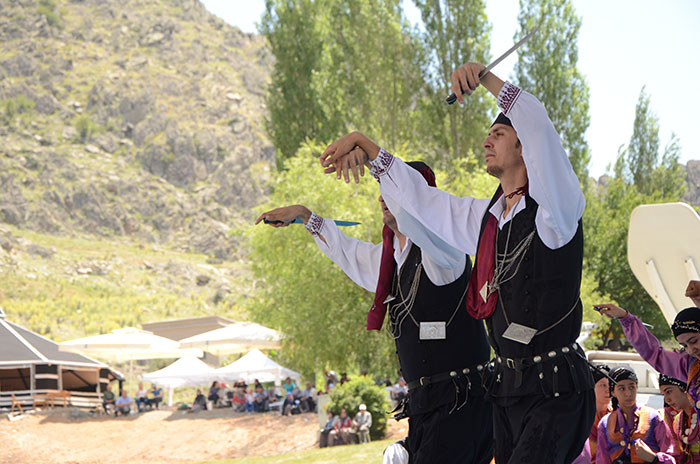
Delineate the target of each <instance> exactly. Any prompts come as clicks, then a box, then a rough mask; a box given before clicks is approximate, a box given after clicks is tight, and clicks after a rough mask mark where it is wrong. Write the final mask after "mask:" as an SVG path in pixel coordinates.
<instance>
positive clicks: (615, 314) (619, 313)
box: [593, 303, 627, 319]
mask: <svg viewBox="0 0 700 464" xmlns="http://www.w3.org/2000/svg"><path fill="white" fill-rule="evenodd" d="M593 309H595V310H596V311H598V312H599V313H600V314H602V315H604V316H608V317H609V318H610V319H620V318H621V317H625V316H626V315H627V310H626V309H622V308H620V307H619V306H615V305H614V304H609V303H605V304H597V305H594V306H593Z"/></svg>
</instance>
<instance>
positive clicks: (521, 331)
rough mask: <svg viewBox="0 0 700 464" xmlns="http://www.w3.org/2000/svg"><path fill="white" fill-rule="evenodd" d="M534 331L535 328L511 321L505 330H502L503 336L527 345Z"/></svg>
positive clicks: (535, 331) (535, 330)
mask: <svg viewBox="0 0 700 464" xmlns="http://www.w3.org/2000/svg"><path fill="white" fill-rule="evenodd" d="M536 333H537V329H533V328H532V327H528V326H526V325H522V324H517V323H515V322H511V323H510V325H509V326H508V328H507V329H506V331H505V332H503V338H507V339H508V340H513V341H514V342H518V343H522V344H523V345H528V344H529V343H530V342H531V341H532V338H533V337H534V336H535V334H536Z"/></svg>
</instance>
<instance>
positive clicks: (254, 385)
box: [253, 379, 263, 391]
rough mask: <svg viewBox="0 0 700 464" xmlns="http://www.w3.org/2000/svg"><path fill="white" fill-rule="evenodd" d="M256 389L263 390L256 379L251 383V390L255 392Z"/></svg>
mask: <svg viewBox="0 0 700 464" xmlns="http://www.w3.org/2000/svg"><path fill="white" fill-rule="evenodd" d="M258 387H259V388H263V386H262V384H261V383H260V381H259V380H258V379H255V380H254V381H253V388H254V389H255V390H256V391H257V389H258Z"/></svg>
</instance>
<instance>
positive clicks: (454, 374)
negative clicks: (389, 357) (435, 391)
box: [408, 364, 484, 390]
mask: <svg viewBox="0 0 700 464" xmlns="http://www.w3.org/2000/svg"><path fill="white" fill-rule="evenodd" d="M483 370H484V365H483V364H477V365H476V366H472V367H465V368H464V369H462V370H461V371H458V370H454V371H449V372H442V373H440V374H435V375H428V376H424V377H419V378H418V379H417V380H412V381H410V382H408V389H409V390H413V389H416V388H420V387H427V386H428V385H431V384H435V383H440V382H444V381H446V380H451V379H457V378H458V377H459V376H460V375H464V376H466V375H469V374H471V373H474V372H479V373H481V371H483Z"/></svg>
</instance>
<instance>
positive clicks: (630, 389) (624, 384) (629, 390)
mask: <svg viewBox="0 0 700 464" xmlns="http://www.w3.org/2000/svg"><path fill="white" fill-rule="evenodd" d="M613 396H614V397H615V398H617V402H618V403H619V404H620V406H622V407H623V408H625V409H629V408H633V407H634V405H635V404H636V403H637V382H635V381H634V380H629V379H627V380H620V381H619V382H617V385H615V388H614V389H613Z"/></svg>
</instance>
